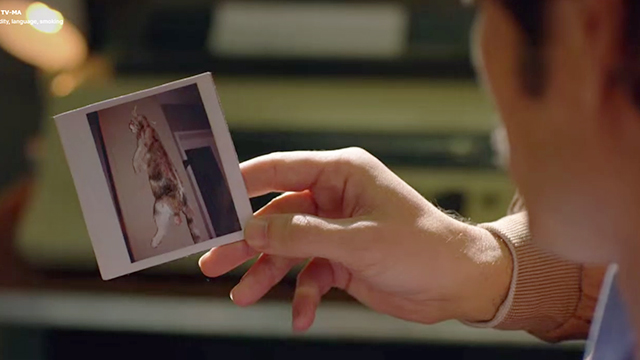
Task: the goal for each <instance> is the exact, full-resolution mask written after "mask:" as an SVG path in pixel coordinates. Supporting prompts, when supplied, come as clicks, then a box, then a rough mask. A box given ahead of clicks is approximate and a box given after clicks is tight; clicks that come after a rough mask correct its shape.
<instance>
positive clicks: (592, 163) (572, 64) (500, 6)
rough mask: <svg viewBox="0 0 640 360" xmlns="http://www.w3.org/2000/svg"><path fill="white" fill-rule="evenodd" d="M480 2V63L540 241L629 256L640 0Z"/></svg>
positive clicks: (637, 174)
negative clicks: (623, 245)
mask: <svg viewBox="0 0 640 360" xmlns="http://www.w3.org/2000/svg"><path fill="white" fill-rule="evenodd" d="M477 6H478V8H479V10H478V17H477V21H476V24H475V27H474V37H475V42H474V43H475V45H476V48H475V49H474V50H476V53H475V55H477V56H476V65H477V67H478V71H479V74H480V77H481V80H482V81H483V82H484V84H486V85H487V87H488V88H489V89H490V91H491V94H492V95H493V99H494V101H495V103H496V105H497V108H498V111H499V113H500V115H501V117H502V119H503V122H504V124H505V127H506V129H507V133H508V138H509V143H510V156H509V158H510V169H511V172H512V175H513V177H514V179H515V181H516V183H517V185H518V187H519V188H520V190H521V193H522V195H523V196H524V198H525V201H526V203H527V207H528V209H529V216H530V222H531V224H530V225H531V230H532V232H533V235H534V237H535V239H536V241H539V242H540V243H542V244H543V245H545V246H546V247H548V248H550V249H552V250H554V251H556V252H558V253H560V254H562V255H564V256H567V257H570V258H573V259H575V260H579V261H585V262H590V261H598V262H605V261H606V262H609V261H617V260H619V258H620V257H621V256H622V253H621V251H620V248H621V247H620V245H621V244H620V243H621V242H625V243H626V244H631V243H633V242H634V241H636V238H637V237H638V235H639V233H638V231H639V229H640V227H638V228H635V227H633V226H636V225H635V224H636V223H638V224H640V25H638V24H639V23H640V21H638V20H640V0H607V1H602V0H480V1H477ZM629 225H631V226H629ZM637 243H639V245H640V239H637Z"/></svg>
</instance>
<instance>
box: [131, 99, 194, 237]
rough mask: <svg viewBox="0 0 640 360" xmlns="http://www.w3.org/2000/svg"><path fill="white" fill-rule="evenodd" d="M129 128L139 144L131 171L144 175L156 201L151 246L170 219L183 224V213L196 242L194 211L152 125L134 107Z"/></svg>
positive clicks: (164, 233)
mask: <svg viewBox="0 0 640 360" xmlns="http://www.w3.org/2000/svg"><path fill="white" fill-rule="evenodd" d="M154 125H155V124H154ZM129 129H130V130H131V132H132V133H133V134H134V135H136V139H137V142H138V147H137V149H136V152H135V154H134V155H133V171H134V173H135V174H139V173H142V172H146V174H147V176H148V177H149V185H150V187H151V192H152V193H153V196H154V198H155V202H154V204H153V218H154V220H155V223H156V227H157V231H156V234H155V236H154V237H153V239H152V241H151V246H152V247H154V248H156V247H158V246H159V245H160V243H161V242H162V239H163V238H164V237H165V236H166V234H167V231H168V230H169V226H170V225H171V222H172V220H173V223H174V224H175V225H180V224H182V217H181V214H184V216H185V218H186V220H187V226H188V227H189V231H190V232H191V238H192V239H193V242H194V243H199V242H200V233H199V232H198V230H197V229H196V227H195V224H194V219H193V216H194V212H193V209H192V208H191V207H190V206H189V204H188V203H187V196H186V194H185V192H184V186H183V184H182V181H181V180H180V176H178V171H177V170H176V167H175V166H174V164H173V162H172V161H171V159H170V158H169V154H167V151H166V149H165V148H164V146H163V145H162V142H161V141H160V137H159V136H158V132H157V131H156V129H155V128H154V127H153V126H152V122H150V121H149V120H148V119H147V117H146V116H144V115H139V114H138V112H137V107H134V108H133V111H132V112H131V121H130V122H129Z"/></svg>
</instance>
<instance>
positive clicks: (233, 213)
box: [54, 73, 252, 280]
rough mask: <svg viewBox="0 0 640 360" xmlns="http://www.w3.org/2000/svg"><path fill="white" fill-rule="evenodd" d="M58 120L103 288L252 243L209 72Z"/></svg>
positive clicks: (235, 162) (235, 160) (237, 172)
mask: <svg viewBox="0 0 640 360" xmlns="http://www.w3.org/2000/svg"><path fill="white" fill-rule="evenodd" d="M54 120H55V122H56V125H57V128H58V132H59V135H60V138H61V140H62V145H63V148H64V151H65V155H66V158H67V162H68V164H69V168H70V170H71V174H72V177H73V181H74V184H75V187H76V190H77V193H78V197H79V200H80V205H81V208H82V212H83V215H84V219H85V222H86V225H87V229H88V231H89V236H90V238H91V242H92V245H93V249H94V253H95V255H96V258H97V261H98V267H99V268H100V273H101V276H102V278H103V279H104V280H111V279H114V278H116V277H119V276H122V275H126V274H130V273H133V272H136V271H139V270H143V269H146V268H149V267H153V266H157V265H160V264H163V263H166V262H170V261H173V260H177V259H180V258H183V257H185V256H189V255H193V254H196V253H199V252H204V251H206V250H209V249H211V248H213V247H217V246H221V245H224V244H229V243H232V242H236V241H239V240H242V239H243V238H244V236H243V228H244V224H245V223H246V221H247V220H248V219H249V218H250V217H251V216H252V209H251V204H250V202H249V197H248V195H247V191H246V188H245V185H244V180H243V178H242V175H241V173H240V167H239V163H238V156H237V154H236V151H235V148H234V145H233V142H232V140H231V135H230V134H229V129H228V126H227V123H226V121H225V119H224V114H223V111H222V109H221V106H220V103H219V100H218V96H217V93H216V88H215V85H214V83H213V78H212V76H211V74H210V73H206V74H202V75H198V76H195V77H191V78H188V79H184V80H180V81H176V82H172V83H169V84H166V85H162V86H158V87H155V88H152V89H149V90H144V91H140V92H136V93H134V94H130V95H126V96H122V97H118V98H115V99H112V100H107V101H104V102H100V103H97V104H94V105H90V106H87V107H84V108H81V109H78V110H74V111H70V112H67V113H64V114H61V115H58V116H55V117H54Z"/></svg>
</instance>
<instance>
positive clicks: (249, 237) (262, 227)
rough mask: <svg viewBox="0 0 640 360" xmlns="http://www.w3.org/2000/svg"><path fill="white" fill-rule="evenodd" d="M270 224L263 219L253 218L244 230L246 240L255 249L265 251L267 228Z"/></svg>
mask: <svg viewBox="0 0 640 360" xmlns="http://www.w3.org/2000/svg"><path fill="white" fill-rule="evenodd" d="M268 225H269V223H268V221H267V220H266V219H263V218H253V219H251V220H249V221H248V222H247V225H246V226H245V228H244V239H245V240H246V241H247V243H248V244H249V246H251V247H252V248H254V249H258V250H260V249H264V248H265V247H266V246H267V242H268V239H267V227H268Z"/></svg>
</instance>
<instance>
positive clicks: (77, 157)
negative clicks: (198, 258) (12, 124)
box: [54, 73, 253, 280]
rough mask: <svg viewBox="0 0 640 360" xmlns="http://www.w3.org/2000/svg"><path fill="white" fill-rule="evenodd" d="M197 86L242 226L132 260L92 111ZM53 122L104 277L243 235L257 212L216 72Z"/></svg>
mask: <svg viewBox="0 0 640 360" xmlns="http://www.w3.org/2000/svg"><path fill="white" fill-rule="evenodd" d="M193 84H196V85H197V87H198V91H199V93H200V98H201V99H202V103H203V104H204V108H205V110H206V114H207V117H208V118H209V124H210V125H211V130H212V132H213V136H214V139H215V142H216V145H217V148H218V149H217V150H218V152H219V154H220V159H221V161H222V167H223V173H224V174H225V176H226V178H227V184H228V185H229V190H230V192H231V197H232V198H233V203H234V205H235V208H236V213H237V215H238V220H239V221H240V227H241V230H240V231H237V232H235V233H231V234H228V235H224V236H220V237H217V238H214V239H211V240H207V241H203V242H201V243H198V244H194V245H191V246H187V247H184V248H182V249H178V250H175V251H172V252H168V253H165V254H162V255H158V256H154V257H151V258H147V259H144V260H140V261H137V262H133V263H132V261H131V259H130V257H129V252H128V250H127V244H126V242H125V238H124V234H123V232H122V228H121V226H120V221H119V218H118V214H117V212H116V208H115V204H114V203H113V200H112V197H111V194H110V192H109V185H108V183H107V179H106V177H105V174H104V171H103V169H102V165H101V162H100V158H99V155H98V149H97V147H96V144H95V140H94V137H93V135H92V133H91V128H90V126H89V121H88V118H87V115H88V114H90V113H93V112H97V111H101V110H104V109H108V108H111V107H114V106H118V105H122V104H126V103H129V102H132V101H137V100H141V99H144V98H147V97H151V96H154V95H158V94H161V93H164V92H167V91H171V90H175V89H179V88H182V87H186V86H189V85H193ZM54 121H55V123H56V125H57V128H58V133H59V135H60V139H61V141H62V146H63V149H64V152H65V155H66V158H67V162H68V165H69V168H70V170H71V175H72V178H73V181H74V185H75V187H76V191H77V193H78V198H79V201H80V206H81V209H82V212H83V215H84V218H85V222H86V226H87V230H88V232H89V237H90V238H91V243H92V245H93V250H94V253H95V255H96V259H97V261H98V267H99V269H100V275H101V277H102V279H103V280H111V279H114V278H117V277H120V276H123V275H127V274H130V273H133V272H137V271H140V270H143V269H147V268H150V267H154V266H157V265H160V264H164V263H167V262H170V261H174V260H178V259H181V258H184V257H187V256H190V255H193V254H196V253H199V252H204V251H207V250H209V249H211V248H214V247H218V246H221V245H225V244H230V243H233V242H236V241H240V240H242V239H244V227H245V224H246V222H247V221H248V220H249V219H250V218H251V217H252V216H253V210H252V208H251V203H250V202H249V196H248V194H247V189H246V186H245V183H244V179H243V177H242V174H241V173H240V167H239V161H238V155H237V152H236V149H235V147H234V145H233V141H232V139H231V134H230V132H229V127H228V125H227V122H226V121H225V118H224V112H223V110H222V107H221V105H220V101H219V97H218V94H217V91H216V87H215V84H214V82H213V76H212V75H211V73H204V74H201V75H197V76H193V77H190V78H186V79H183V80H178V81H174V82H171V83H168V84H165V85H161V86H157V87H154V88H151V89H147V90H143V91H139V92H135V93H133V94H129V95H124V96H120V97H117V98H114V99H111V100H106V101H102V102H99V103H96V104H93V105H89V106H86V107H83V108H80V109H77V110H73V111H69V112H66V113H63V114H60V115H57V116H54Z"/></svg>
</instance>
